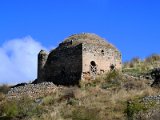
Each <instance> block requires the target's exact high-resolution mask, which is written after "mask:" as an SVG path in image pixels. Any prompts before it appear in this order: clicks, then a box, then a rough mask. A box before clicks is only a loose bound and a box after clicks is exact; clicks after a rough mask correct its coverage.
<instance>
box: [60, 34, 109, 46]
mask: <svg viewBox="0 0 160 120" xmlns="http://www.w3.org/2000/svg"><path fill="white" fill-rule="evenodd" d="M69 42H77V43H91V44H101V45H106V44H109V43H107V42H106V41H105V39H103V38H101V37H99V36H98V35H96V34H93V33H81V34H74V35H71V36H69V37H68V38H66V39H65V40H64V41H63V42H62V43H69Z"/></svg>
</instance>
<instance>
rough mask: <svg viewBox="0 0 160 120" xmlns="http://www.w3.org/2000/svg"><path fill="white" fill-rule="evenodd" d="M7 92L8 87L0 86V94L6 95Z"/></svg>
mask: <svg viewBox="0 0 160 120" xmlns="http://www.w3.org/2000/svg"><path fill="white" fill-rule="evenodd" d="M9 90H10V87H9V86H8V85H1V86H0V92H1V93H4V94H6V93H8V91H9Z"/></svg>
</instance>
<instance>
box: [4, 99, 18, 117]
mask: <svg viewBox="0 0 160 120" xmlns="http://www.w3.org/2000/svg"><path fill="white" fill-rule="evenodd" d="M1 108H2V113H3V114H4V115H6V116H7V117H15V116H17V115H18V113H19V111H18V107H17V103H16V102H13V101H12V102H11V101H8V102H5V103H4V104H3V105H2V106H1Z"/></svg>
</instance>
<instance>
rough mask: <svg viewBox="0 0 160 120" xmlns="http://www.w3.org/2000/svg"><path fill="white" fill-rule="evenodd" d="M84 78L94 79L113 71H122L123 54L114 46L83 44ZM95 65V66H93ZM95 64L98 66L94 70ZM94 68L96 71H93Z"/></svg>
mask: <svg viewBox="0 0 160 120" xmlns="http://www.w3.org/2000/svg"><path fill="white" fill-rule="evenodd" d="M82 58H83V67H82V68H83V70H82V71H83V78H84V79H90V78H94V77H95V75H99V74H102V73H104V72H106V71H109V70H110V69H111V66H113V67H114V68H116V69H121V67H122V63H121V54H120V53H119V52H118V50H116V49H115V48H113V47H112V46H102V45H101V46H99V45H95V44H83V56H82ZM92 64H93V65H92ZM94 64H96V66H95V68H94ZM92 68H94V70H93V71H92ZM114 68H113V69H114Z"/></svg>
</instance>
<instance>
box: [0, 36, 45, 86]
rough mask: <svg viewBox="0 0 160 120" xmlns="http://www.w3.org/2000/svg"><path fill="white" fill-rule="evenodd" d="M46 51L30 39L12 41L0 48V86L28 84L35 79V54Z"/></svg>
mask: <svg viewBox="0 0 160 120" xmlns="http://www.w3.org/2000/svg"><path fill="white" fill-rule="evenodd" d="M41 49H46V48H45V47H43V46H42V45H41V44H40V43H39V42H37V41H35V40H34V39H33V38H32V37H30V36H28V37H24V38H21V39H13V40H9V41H8V42H5V43H4V44H3V45H2V46H0V63H1V65H0V84H4V83H5V84H17V83H21V82H29V81H32V80H34V79H36V77H37V54H38V52H39V51H40V50H41Z"/></svg>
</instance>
